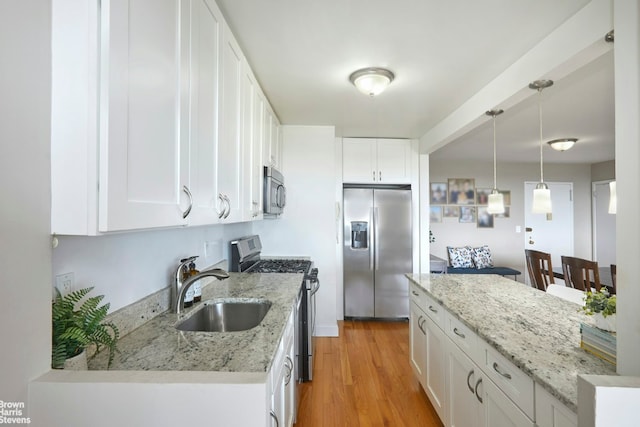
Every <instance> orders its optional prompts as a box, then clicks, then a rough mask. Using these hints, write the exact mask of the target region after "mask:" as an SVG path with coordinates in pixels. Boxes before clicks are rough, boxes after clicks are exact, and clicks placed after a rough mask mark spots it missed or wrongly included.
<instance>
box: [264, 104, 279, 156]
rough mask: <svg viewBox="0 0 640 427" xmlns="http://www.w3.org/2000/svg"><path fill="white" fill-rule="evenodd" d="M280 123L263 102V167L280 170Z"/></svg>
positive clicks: (268, 106) (269, 107)
mask: <svg viewBox="0 0 640 427" xmlns="http://www.w3.org/2000/svg"><path fill="white" fill-rule="evenodd" d="M280 134H281V132H280V122H279V121H278V117H277V116H276V115H275V113H274V112H273V110H272V109H271V106H270V105H269V102H268V101H266V102H265V110H264V139H263V162H264V165H265V166H270V167H274V168H276V169H281V154H280V151H281V145H282V139H281V136H280Z"/></svg>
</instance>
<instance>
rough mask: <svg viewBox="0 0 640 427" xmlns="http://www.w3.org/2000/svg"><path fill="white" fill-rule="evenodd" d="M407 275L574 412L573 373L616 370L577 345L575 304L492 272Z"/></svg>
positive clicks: (585, 320) (575, 378)
mask: <svg viewBox="0 0 640 427" xmlns="http://www.w3.org/2000/svg"><path fill="white" fill-rule="evenodd" d="M407 277H408V278H409V280H411V282H413V283H415V284H416V285H418V286H420V287H421V288H422V289H424V290H425V291H426V292H427V293H428V294H429V295H431V296H432V297H433V298H434V299H435V300H437V301H438V302H439V303H440V304H442V305H443V306H444V307H445V308H446V309H447V310H448V311H449V312H450V313H451V314H453V315H454V316H456V317H457V318H459V319H460V320H461V321H462V322H464V323H465V324H466V325H467V326H468V327H470V328H471V329H472V330H474V331H475V332H476V333H477V334H478V336H480V337H481V338H482V339H483V340H484V341H486V342H487V343H489V345H491V346H493V347H494V348H495V349H496V350H498V351H499V352H500V353H501V354H502V355H504V356H505V357H507V358H508V359H509V360H510V361H511V362H513V363H514V364H515V365H516V366H517V367H518V368H520V369H521V370H522V371H523V372H525V373H526V374H527V375H529V376H530V377H532V378H533V380H534V381H535V382H536V383H538V384H539V385H541V386H542V387H544V388H545V389H546V390H548V391H549V392H550V393H551V394H552V395H554V396H555V397H556V398H558V399H559V400H560V401H561V402H562V403H564V404H565V405H566V406H567V407H568V408H570V409H571V410H573V411H574V412H577V407H578V404H577V403H578V375H579V374H594V375H616V370H615V367H614V366H613V365H611V364H609V363H607V362H605V361H602V360H600V359H598V358H597V357H595V356H592V355H590V354H588V353H587V352H585V351H584V350H583V349H581V348H580V322H582V323H589V324H593V320H592V319H591V318H590V317H589V316H587V315H585V314H583V313H582V312H580V311H579V309H580V306H579V305H577V304H574V303H572V302H568V301H565V300H563V299H560V298H558V297H555V296H553V295H548V294H547V293H546V292H541V291H539V290H538V289H534V288H530V287H528V286H526V285H523V284H522V283H519V282H516V281H514V280H510V279H506V278H503V277H501V276H496V275H464V274H439V275H429V274H407Z"/></svg>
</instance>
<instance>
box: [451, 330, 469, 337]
mask: <svg viewBox="0 0 640 427" xmlns="http://www.w3.org/2000/svg"><path fill="white" fill-rule="evenodd" d="M453 333H454V334H456V335H457V336H459V337H460V338H466V336H465V335H464V334H463V333H462V332H458V328H453Z"/></svg>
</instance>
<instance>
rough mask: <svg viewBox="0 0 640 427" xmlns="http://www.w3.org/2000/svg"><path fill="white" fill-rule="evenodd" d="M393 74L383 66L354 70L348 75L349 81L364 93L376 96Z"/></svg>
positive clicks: (384, 87)
mask: <svg viewBox="0 0 640 427" xmlns="http://www.w3.org/2000/svg"><path fill="white" fill-rule="evenodd" d="M394 78H395V76H394V75H393V73H392V72H391V71H389V70H387V69H384V68H373V67H372V68H363V69H361V70H357V71H354V72H353V73H351V75H350V76H349V81H351V83H353V85H354V86H355V87H356V88H358V90H359V91H360V92H362V93H364V94H365V95H369V96H376V95H379V94H381V93H382V92H383V91H384V90H385V89H386V88H387V86H389V84H391V82H392V81H393V79H394Z"/></svg>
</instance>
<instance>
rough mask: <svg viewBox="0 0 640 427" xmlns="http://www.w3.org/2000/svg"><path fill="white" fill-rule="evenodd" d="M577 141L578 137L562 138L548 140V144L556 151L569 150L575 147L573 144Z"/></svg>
mask: <svg viewBox="0 0 640 427" xmlns="http://www.w3.org/2000/svg"><path fill="white" fill-rule="evenodd" d="M577 141H578V138H560V139H554V140H552V141H548V142H547V144H549V146H550V147H551V148H553V149H554V150H556V151H567V150H568V149H569V148H571V147H573V144H575V143H576V142H577Z"/></svg>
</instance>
